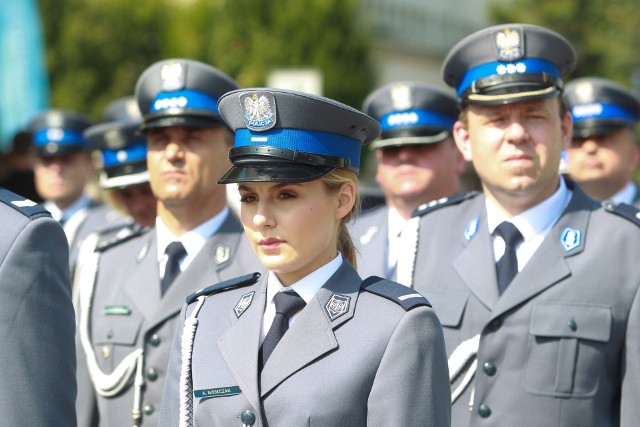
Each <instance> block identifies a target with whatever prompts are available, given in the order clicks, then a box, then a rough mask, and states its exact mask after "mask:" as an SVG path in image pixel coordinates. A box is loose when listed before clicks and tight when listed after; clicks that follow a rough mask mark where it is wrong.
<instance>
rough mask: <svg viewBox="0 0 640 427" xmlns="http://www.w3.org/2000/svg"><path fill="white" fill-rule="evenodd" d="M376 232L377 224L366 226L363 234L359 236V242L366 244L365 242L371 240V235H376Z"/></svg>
mask: <svg viewBox="0 0 640 427" xmlns="http://www.w3.org/2000/svg"><path fill="white" fill-rule="evenodd" d="M377 232H378V226H377V225H372V226H370V227H368V228H367V229H366V230H365V232H364V234H363V235H362V236H360V243H362V244H363V245H366V244H367V243H369V242H370V241H371V239H373V236H375V235H376V233H377Z"/></svg>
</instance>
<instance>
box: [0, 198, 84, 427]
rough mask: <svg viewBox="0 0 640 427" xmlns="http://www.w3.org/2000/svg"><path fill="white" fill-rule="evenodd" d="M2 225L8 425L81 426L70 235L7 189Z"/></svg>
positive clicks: (2, 354) (0, 307)
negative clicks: (77, 409)
mask: <svg viewBox="0 0 640 427" xmlns="http://www.w3.org/2000/svg"><path fill="white" fill-rule="evenodd" d="M14 202H15V203H14ZM0 222H1V223H2V226H1V227H0V342H2V345H1V346H0V386H1V387H0V425H3V426H19V425H30V426H52V427H53V426H56V427H57V426H75V425H76V416H75V410H74V408H75V407H74V402H75V397H76V382H75V370H76V356H75V345H74V335H75V320H74V312H73V306H72V304H71V285H70V281H69V252H68V247H67V239H66V237H65V235H64V232H63V231H62V227H60V224H58V222H56V221H54V220H53V219H52V218H51V215H50V214H49V213H48V212H47V211H46V210H45V209H44V208H42V207H41V206H39V205H35V204H33V202H30V201H25V200H24V197H21V196H18V195H16V194H13V193H11V192H9V191H7V190H4V189H1V188H0Z"/></svg>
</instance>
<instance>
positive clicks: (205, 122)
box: [138, 116, 226, 133]
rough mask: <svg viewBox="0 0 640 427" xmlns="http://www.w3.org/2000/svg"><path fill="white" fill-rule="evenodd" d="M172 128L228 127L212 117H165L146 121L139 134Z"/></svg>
mask: <svg viewBox="0 0 640 427" xmlns="http://www.w3.org/2000/svg"><path fill="white" fill-rule="evenodd" d="M171 126H190V127H200V128H216V127H226V125H225V124H224V122H222V121H221V120H215V119H213V118H210V117H197V116H164V117H158V118H153V119H150V120H148V119H147V120H145V121H144V122H143V123H142V124H141V125H140V128H139V129H138V131H139V132H142V133H145V132H148V131H149V130H151V129H156V128H166V127H171Z"/></svg>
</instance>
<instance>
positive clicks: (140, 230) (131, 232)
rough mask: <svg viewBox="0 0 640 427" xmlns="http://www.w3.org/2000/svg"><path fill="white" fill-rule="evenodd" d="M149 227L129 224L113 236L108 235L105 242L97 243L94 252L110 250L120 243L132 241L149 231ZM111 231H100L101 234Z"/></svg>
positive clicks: (110, 230)
mask: <svg viewBox="0 0 640 427" xmlns="http://www.w3.org/2000/svg"><path fill="white" fill-rule="evenodd" d="M149 230H150V228H149V227H142V226H140V225H138V224H131V225H127V226H125V227H123V228H122V229H121V230H120V231H118V232H117V233H116V234H115V236H114V235H113V234H112V233H110V234H108V237H107V238H106V240H104V239H103V240H102V241H99V242H98V244H97V245H96V252H104V251H106V250H107V249H110V248H112V247H114V246H118V245H119V244H121V243H124V242H126V241H128V240H131V239H133V238H134V237H138V236H140V235H142V234H144V233H146V232H147V231H149ZM112 231H113V229H107V230H104V231H101V233H107V232H112Z"/></svg>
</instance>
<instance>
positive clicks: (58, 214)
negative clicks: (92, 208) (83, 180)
mask: <svg viewBox="0 0 640 427" xmlns="http://www.w3.org/2000/svg"><path fill="white" fill-rule="evenodd" d="M89 205H91V198H89V196H87V195H86V194H83V195H81V196H80V197H79V198H78V200H76V201H75V202H74V203H73V204H71V206H69V207H68V208H66V209H64V210H63V209H60V208H59V207H58V206H57V205H56V204H55V203H54V202H52V201H51V200H47V201H45V202H44V208H45V209H46V210H48V211H49V212H51V217H52V218H53V219H55V220H56V221H62V220H65V221H68V220H69V218H71V217H72V216H73V215H74V214H76V213H77V212H78V211H81V210H82V209H85V208H87V207H89Z"/></svg>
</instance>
